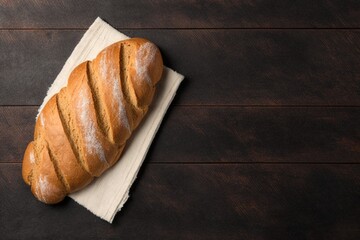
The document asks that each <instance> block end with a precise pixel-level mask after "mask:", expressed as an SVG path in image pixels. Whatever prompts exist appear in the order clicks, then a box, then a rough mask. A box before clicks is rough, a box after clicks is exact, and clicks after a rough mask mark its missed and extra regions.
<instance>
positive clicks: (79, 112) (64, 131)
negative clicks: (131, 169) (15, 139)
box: [22, 38, 163, 203]
mask: <svg viewBox="0 0 360 240" xmlns="http://www.w3.org/2000/svg"><path fill="white" fill-rule="evenodd" d="M162 71H163V63H162V58H161V54H160V51H159V50H158V48H157V47H156V46H155V45H154V44H152V43H150V42H148V41H147V40H145V39H139V38H136V39H129V40H125V41H120V42H117V43H114V44H112V45H111V46H109V47H107V48H105V49H104V50H103V51H101V52H100V53H99V54H98V56H97V57H96V58H95V59H94V60H93V61H87V62H84V63H82V64H80V65H78V66H77V67H76V68H75V69H74V70H73V71H72V73H71V74H70V77H69V79H68V84H67V86H66V87H64V88H62V89H61V91H60V92H59V93H58V94H56V95H55V96H53V97H52V98H51V99H50V100H49V101H48V102H47V104H46V105H45V107H44V109H43V110H42V112H41V113H40V114H39V116H38V119H37V121H36V125H35V131H34V141H32V142H30V143H29V145H28V147H27V149H26V151H25V154H24V159H23V169H22V174H23V179H24V181H25V182H26V183H27V184H29V185H30V186H31V190H32V192H33V194H34V195H35V196H36V197H37V198H38V199H39V200H40V201H42V202H45V203H57V202H59V201H61V200H62V199H63V198H64V197H65V196H66V195H67V194H69V193H72V192H74V191H77V190H79V189H81V188H83V187H85V186H86V185H87V184H89V183H90V182H91V181H92V180H93V178H94V177H98V176H100V175H101V174H102V173H103V172H104V171H106V170H107V169H108V168H109V167H111V166H113V165H114V164H115V163H116V162H117V161H118V159H119V157H120V155H121V152H122V151H123V149H124V146H125V143H126V141H127V139H128V138H129V137H130V135H131V133H132V132H133V131H134V129H135V128H136V127H137V126H138V125H139V123H140V121H141V119H142V118H143V117H144V115H145V114H146V112H147V110H148V105H149V104H150V103H151V101H152V98H153V96H154V92H155V85H156V83H157V82H158V81H159V80H160V77H161V74H162Z"/></svg>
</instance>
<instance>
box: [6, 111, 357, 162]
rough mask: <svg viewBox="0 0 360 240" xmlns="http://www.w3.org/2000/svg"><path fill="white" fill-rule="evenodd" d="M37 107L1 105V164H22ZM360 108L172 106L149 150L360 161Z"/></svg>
mask: <svg viewBox="0 0 360 240" xmlns="http://www.w3.org/2000/svg"><path fill="white" fill-rule="evenodd" d="M37 108H38V107H0V119H1V121H0V141H1V142H2V144H1V145H0V156H2V158H1V159H0V162H21V161H22V157H23V153H24V150H25V148H26V145H27V144H28V142H29V141H30V140H31V139H32V135H33V127H34V119H35V116H36V113H37ZM359 121H360V108H338V107H335V108H242V107H172V108H170V110H169V111H168V113H167V115H166V117H165V119H164V122H163V124H162V125H161V127H160V130H159V132H158V134H157V136H156V138H155V140H154V142H153V144H152V147H151V148H150V152H149V153H148V155H147V158H146V159H147V160H146V161H149V162H152V163H157V162H168V163H171V162H199V163H202V162H218V163H221V162H249V163H251V162H285V163H289V162H293V163H295V162H308V163H316V162H322V163H326V162H336V163H359V161H360V131H359V128H358V123H359Z"/></svg>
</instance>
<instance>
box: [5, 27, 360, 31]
mask: <svg viewBox="0 0 360 240" xmlns="http://www.w3.org/2000/svg"><path fill="white" fill-rule="evenodd" d="M115 29H117V30H119V31H128V30H249V31H252V30H255V31H261V30H263V31H269V30H274V31H277V30H279V31H283V30H288V31H291V30H294V31H297V30H300V31H301V30H305V31H311V30H314V31H317V30H320V31H333V30H334V31H338V30H360V27H342V28H340V27H339V28H308V27H295V28H290V27H284V28H281V27H279V28H276V27H275V28H264V27H259V28H257V27H251V28H250V27H249V28H246V27H245V28H242V27H229V28H227V27H208V28H206V27H205V28H204V27H199V28H196V27H195V28H191V27H183V28H182V27H164V28H162V27H157V28H151V27H149V28H146V27H139V28H137V27H130V28H121V27H115ZM86 30H88V28H85V27H78V28H77V27H74V28H64V27H46V28H41V27H39V28H37V27H28V28H9V27H7V28H0V31H86Z"/></svg>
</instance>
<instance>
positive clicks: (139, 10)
mask: <svg viewBox="0 0 360 240" xmlns="http://www.w3.org/2000/svg"><path fill="white" fill-rule="evenodd" d="M0 6H1V7H0V16H1V21H0V27H2V28H87V27H88V26H89V25H90V24H91V23H92V22H93V21H94V19H95V18H96V17H97V16H100V17H102V18H104V19H106V20H108V21H109V22H110V23H111V24H113V25H115V26H116V27H118V28H294V27H296V28H304V27H305V28H333V27H336V28H341V27H347V28H349V27H359V26H360V24H359V23H360V22H359V14H360V4H359V1H356V0H323V1H316V2H314V1H311V0H302V1H287V0H278V1H276V2H274V1H271V0H265V1H264V0H262V1H260V0H247V1H239V0H238V1H221V0H213V1H211V2H207V1H201V0H195V1H193V0H191V1H190V0H180V1H165V0H157V1H145V0H139V1H136V2H134V1H131V0H125V1H124V0H123V1H116V0H107V1H105V2H100V1H95V0H91V1H88V0H76V1H74V0H62V1H46V0H42V1H39V0H30V1H26V2H24V1H6V0H1V1H0Z"/></svg>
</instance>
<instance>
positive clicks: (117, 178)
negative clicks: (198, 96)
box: [39, 18, 184, 223]
mask: <svg viewBox="0 0 360 240" xmlns="http://www.w3.org/2000/svg"><path fill="white" fill-rule="evenodd" d="M127 38H128V37H127V36H126V35H124V34H122V33H120V32H119V31H117V30H116V29H114V28H113V27H111V26H110V25H109V24H107V23H105V22H104V21H103V20H102V19H100V18H97V19H96V20H95V22H94V23H93V24H92V25H91V26H90V28H89V29H88V30H87V31H86V32H85V34H84V36H83V37H82V39H81V40H80V42H79V43H78V44H77V46H76V47H75V49H74V51H73V52H72V54H71V55H70V57H69V58H68V60H67V61H66V63H65V65H64V67H63V68H62V70H61V71H60V73H59V75H58V76H57V77H56V79H55V81H54V83H53V84H52V85H51V87H50V89H49V90H48V93H47V96H46V97H45V99H44V102H43V104H42V105H41V106H40V108H39V112H40V111H41V109H42V108H43V106H44V105H45V104H46V102H47V101H48V100H49V99H50V98H51V96H53V95H54V94H56V93H57V92H59V90H60V89H61V88H62V87H64V86H66V84H67V79H68V77H69V75H70V73H71V71H72V69H74V67H76V66H77V65H78V64H80V63H81V62H83V61H86V60H92V59H94V58H95V57H96V55H97V54H98V53H99V52H100V51H101V50H102V49H104V48H105V47H107V46H109V45H110V44H112V43H114V42H117V41H120V40H124V39H127ZM183 78H184V76H182V75H180V74H178V73H176V72H175V71H173V70H171V69H169V68H166V67H165V69H164V73H163V77H162V80H161V81H160V82H159V85H158V87H157V92H156V95H155V98H154V100H153V103H152V105H151V106H150V109H149V111H148V113H147V115H146V116H145V118H144V119H143V121H142V123H141V124H140V126H139V127H138V129H136V130H135V132H133V134H132V136H131V138H130V139H129V141H128V142H127V146H126V147H125V151H124V153H123V155H122V156H121V159H120V160H119V162H118V163H117V164H116V165H115V166H113V167H112V168H110V169H109V170H107V171H106V172H105V173H104V174H103V175H102V176H101V177H99V178H97V179H96V180H95V181H94V182H92V183H91V184H90V185H89V186H87V187H86V188H84V189H82V190H81V191H79V192H76V193H73V194H71V195H70V197H71V198H72V199H74V200H75V201H76V202H78V203H79V204H80V205H82V206H84V207H85V208H87V209H88V210H89V211H91V212H92V213H93V214H95V215H96V216H98V217H100V218H102V219H104V220H106V221H108V222H110V223H111V222H112V221H113V219H114V217H115V215H116V213H117V212H118V211H120V210H121V208H122V206H123V205H124V204H125V202H126V200H127V199H128V198H129V190H130V187H131V185H132V184H133V182H134V180H135V178H136V175H137V173H138V171H139V169H140V167H141V165H142V163H143V161H144V158H145V156H146V153H147V151H148V149H149V147H150V144H151V142H152V140H153V138H154V136H155V134H156V132H157V130H158V128H159V126H160V124H161V121H162V119H163V117H164V115H165V112H166V110H167V109H168V107H169V105H170V103H171V101H172V99H173V98H174V96H175V93H176V90H177V89H178V87H179V85H180V83H181V81H182V80H183Z"/></svg>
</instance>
